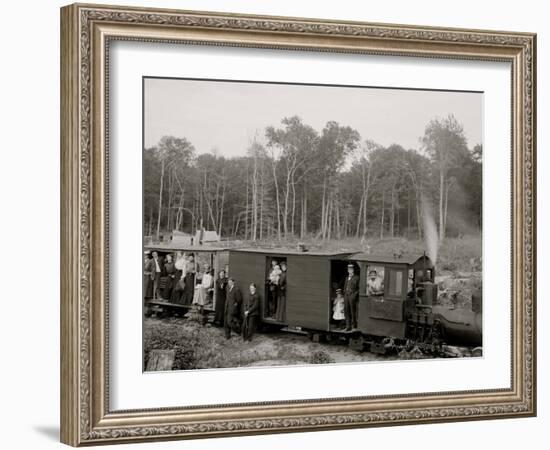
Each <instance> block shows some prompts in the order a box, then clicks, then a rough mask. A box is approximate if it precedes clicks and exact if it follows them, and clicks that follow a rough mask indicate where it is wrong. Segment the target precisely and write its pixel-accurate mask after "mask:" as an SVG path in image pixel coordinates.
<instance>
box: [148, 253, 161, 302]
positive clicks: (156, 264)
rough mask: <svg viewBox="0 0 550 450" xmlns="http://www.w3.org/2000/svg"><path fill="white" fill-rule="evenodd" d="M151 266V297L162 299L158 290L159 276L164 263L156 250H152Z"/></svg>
mask: <svg viewBox="0 0 550 450" xmlns="http://www.w3.org/2000/svg"><path fill="white" fill-rule="evenodd" d="M152 266H153V275H152V276H151V278H152V279H153V299H161V300H162V295H161V292H160V278H161V276H162V274H163V273H164V264H163V261H162V259H160V257H159V254H158V253H157V252H153V263H152Z"/></svg>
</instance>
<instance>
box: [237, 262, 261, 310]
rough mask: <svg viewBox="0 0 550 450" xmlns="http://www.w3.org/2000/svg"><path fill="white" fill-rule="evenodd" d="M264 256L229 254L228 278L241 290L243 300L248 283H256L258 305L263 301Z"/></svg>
mask: <svg viewBox="0 0 550 450" xmlns="http://www.w3.org/2000/svg"><path fill="white" fill-rule="evenodd" d="M265 258H266V256H265V254H263V253H252V252H250V253H248V252H236V251H232V252H230V254H229V276H230V277H232V278H234V279H235V283H236V284H237V286H238V287H239V288H240V289H241V292H242V294H243V299H244V298H245V297H246V296H247V295H248V292H249V286H250V283H256V286H257V287H258V294H259V295H260V304H261V305H262V307H263V303H264V299H265Z"/></svg>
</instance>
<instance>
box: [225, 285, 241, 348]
mask: <svg viewBox="0 0 550 450" xmlns="http://www.w3.org/2000/svg"><path fill="white" fill-rule="evenodd" d="M242 303H243V297H242V294H241V291H240V290H239V288H238V287H237V286H236V285H235V280H234V279H233V278H229V279H228V280H227V294H226V296H225V308H224V321H223V322H224V324H223V326H224V329H225V338H226V339H229V338H230V337H231V330H233V331H234V332H235V333H237V334H240V333H241V309H242Z"/></svg>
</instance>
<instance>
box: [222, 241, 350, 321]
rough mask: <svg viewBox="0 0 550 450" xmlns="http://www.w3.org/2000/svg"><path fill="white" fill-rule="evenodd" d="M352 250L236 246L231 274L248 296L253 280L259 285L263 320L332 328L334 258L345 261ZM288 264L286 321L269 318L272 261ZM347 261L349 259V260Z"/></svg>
mask: <svg viewBox="0 0 550 450" xmlns="http://www.w3.org/2000/svg"><path fill="white" fill-rule="evenodd" d="M351 254H352V253H351V252H314V251H308V252H301V251H293V250H288V249H256V248H247V249H232V250H231V251H230V253H229V267H230V274H231V276H232V277H233V278H235V281H236V283H237V284H238V285H239V286H240V288H241V290H242V291H243V294H244V295H246V293H247V290H248V286H249V285H250V283H255V284H256V286H258V293H259V294H260V301H261V306H262V314H261V317H262V321H263V322H264V323H275V324H280V325H288V326H291V327H296V328H300V329H312V330H325V331H328V330H330V316H331V305H332V303H331V298H332V297H333V293H334V286H333V284H334V283H335V282H338V283H339V282H340V280H333V279H332V277H333V274H334V272H333V267H332V266H333V261H345V260H346V258H347V257H349V256H350V255H351ZM273 260H276V261H277V262H278V263H280V262H282V261H284V262H286V265H287V295H286V320H285V322H277V321H276V320H274V319H271V318H268V317H266V310H267V308H266V301H267V300H266V299H267V287H266V280H267V277H268V274H269V270H270V267H271V263H272V261H273ZM345 264H347V261H345Z"/></svg>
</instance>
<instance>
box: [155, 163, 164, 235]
mask: <svg viewBox="0 0 550 450" xmlns="http://www.w3.org/2000/svg"><path fill="white" fill-rule="evenodd" d="M163 186H164V159H163V160H162V161H161V163H160V193H159V215H158V220H157V239H160V217H161V215H162V189H163Z"/></svg>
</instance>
